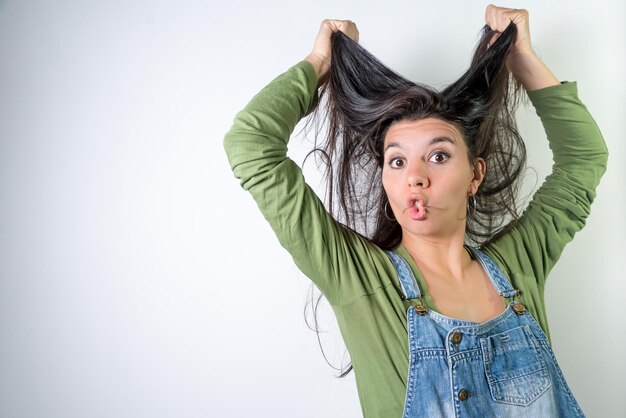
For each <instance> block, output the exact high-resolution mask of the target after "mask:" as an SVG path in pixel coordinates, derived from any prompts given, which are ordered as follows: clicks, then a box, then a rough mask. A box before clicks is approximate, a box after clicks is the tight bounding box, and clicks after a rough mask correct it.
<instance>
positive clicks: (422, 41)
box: [0, 0, 626, 418]
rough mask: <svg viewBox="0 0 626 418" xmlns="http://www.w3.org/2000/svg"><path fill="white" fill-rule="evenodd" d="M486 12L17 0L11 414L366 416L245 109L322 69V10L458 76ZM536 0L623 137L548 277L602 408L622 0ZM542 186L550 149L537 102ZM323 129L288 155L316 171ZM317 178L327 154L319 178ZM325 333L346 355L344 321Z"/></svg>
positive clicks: (10, 97) (7, 127)
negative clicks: (250, 185)
mask: <svg viewBox="0 0 626 418" xmlns="http://www.w3.org/2000/svg"><path fill="white" fill-rule="evenodd" d="M486 4H487V3H483V2H477V1H441V2H432V1H421V0H420V1H410V2H409V1H399V0H390V1H386V2H367V1H355V0H351V1H337V0H320V1H316V2H311V1H309V2H298V1H293V0H274V1H248V2H244V1H238V0H234V1H229V2H211V1H193V0H181V1H177V2H166V1H161V0H152V1H147V0H133V1H120V0H113V1H104V2H103V1H94V0H83V1H79V0H74V1H71V0H59V1H55V2H50V1H30V2H28V1H11V0H0V416H2V417H7V418H9V417H10V418H18V417H207V416H210V417H242V416H262V417H293V416H297V417H327V416H343V417H358V416H360V408H359V403H358V397H357V393H356V388H355V384H354V378H353V377H352V376H350V377H348V378H346V379H336V378H335V377H334V376H336V374H337V372H336V371H335V370H333V369H331V368H330V367H329V366H328V365H326V363H325V361H324V359H323V357H322V355H321V353H320V351H319V348H318V344H317V339H316V336H315V334H314V333H312V332H311V331H310V330H308V329H307V327H306V325H305V323H304V319H303V309H304V305H305V303H306V300H307V292H308V290H309V284H308V281H307V279H306V278H305V277H303V275H302V274H301V273H299V272H298V271H297V269H296V268H295V267H294V266H293V263H292V261H291V259H290V257H289V255H288V254H287V253H286V252H285V251H284V250H283V249H282V248H281V247H280V245H279V244H278V241H277V240H276V238H275V237H274V236H273V234H272V232H271V230H270V228H269V226H268V225H267V224H266V222H265V220H264V219H263V217H262V215H261V214H260V213H259V211H258V210H257V208H256V205H255V203H254V202H253V201H252V199H251V197H250V196H249V195H247V194H246V193H244V192H243V191H242V190H241V188H240V187H239V186H238V183H237V181H236V180H235V179H234V177H233V176H232V173H231V171H230V168H229V167H228V164H227V160H226V156H225V154H224V151H223V147H222V139H223V136H224V134H225V133H226V131H227V130H228V129H229V127H230V125H231V123H232V119H233V117H234V115H235V113H236V112H237V111H238V110H240V109H241V108H243V106H244V105H245V104H246V103H247V101H248V100H249V99H250V98H251V97H252V95H253V94H255V93H256V92H257V91H258V90H259V89H260V88H262V87H263V86H264V85H265V84H267V82H269V81H270V80H271V79H272V78H273V77H275V76H276V75H278V74H279V73H281V72H282V71H284V70H286V69H287V68H289V67H290V66H291V65H293V64H295V63H296V62H298V61H299V60H300V59H302V58H304V57H305V56H306V55H307V54H308V52H309V51H310V48H311V46H312V44H313V39H314V37H315V35H316V33H317V29H318V27H319V22H320V21H321V20H322V19H323V18H327V17H335V18H349V19H352V20H354V21H355V22H356V23H357V24H358V26H359V28H360V32H361V43H362V44H363V45H364V46H365V47H366V48H368V49H369V50H370V51H371V52H373V53H374V54H375V55H376V56H378V57H379V58H380V59H381V60H382V61H383V62H385V63H387V64H388V65H389V66H391V67H392V68H394V69H396V70H397V71H399V72H400V73H402V74H404V75H406V76H407V77H409V78H411V79H413V80H415V81H420V82H424V83H427V84H431V85H434V86H436V87H442V86H443V85H445V84H446V83H449V82H451V81H453V80H455V79H456V78H457V77H458V76H459V75H460V74H461V72H462V71H463V70H464V69H465V68H466V67H467V65H468V62H469V57H470V55H471V50H472V47H473V46H474V44H475V42H476V40H477V39H478V38H477V37H478V32H479V30H480V28H481V27H482V25H483V24H484V20H483V15H484V8H485V6H486ZM501 4H503V5H510V6H515V7H526V8H528V9H529V11H530V16H531V32H532V37H533V43H534V46H535V48H536V50H537V51H538V52H539V54H540V55H541V56H542V57H543V58H544V60H545V61H546V62H547V63H548V65H549V66H550V67H551V68H552V69H553V71H554V72H555V74H556V75H557V76H558V77H559V78H560V79H562V80H577V81H578V83H579V91H580V96H581V98H582V99H583V101H584V102H585V103H586V105H587V106H588V108H589V109H590V111H591V112H592V114H593V115H594V116H595V118H596V120H597V122H598V124H599V126H600V127H601V129H602V132H603V133H604V136H605V139H606V142H607V144H608V147H609V150H610V159H609V169H608V172H607V174H606V176H605V177H604V179H603V182H602V184H601V185H600V187H599V189H598V197H597V200H596V203H595V205H594V207H593V210H592V214H591V216H590V218H589V220H588V226H587V228H586V229H585V230H583V231H582V232H581V233H579V234H578V235H577V237H576V239H575V240H574V242H573V243H572V244H571V245H569V247H567V249H566V250H565V252H564V254H563V257H562V259H561V262H560V263H559V264H558V265H557V267H556V268H555V270H554V271H553V273H552V275H551V277H550V280H549V285H548V287H547V290H546V303H547V309H548V312H549V315H550V326H551V332H552V337H553V345H554V350H555V352H556V354H557V357H558V359H559V361H560V364H561V367H562V369H563V371H564V373H565V376H566V378H567V380H568V382H569V384H570V386H571V388H572V390H573V392H574V393H575V394H576V396H577V398H578V400H579V402H580V404H581V405H582V407H583V409H584V410H585V411H586V412H587V414H588V415H589V416H590V417H609V416H610V417H613V416H618V415H619V414H620V413H623V405H622V394H623V393H624V390H626V366H625V364H624V362H625V360H624V358H625V357H626V356H625V354H626V340H625V336H624V335H625V333H624V319H625V318H626V315H625V314H626V312H625V308H624V307H625V306H626V304H625V303H624V295H625V294H626V285H625V280H624V277H625V276H624V268H623V267H622V265H623V261H624V258H625V256H626V251H625V249H626V242H625V238H624V236H625V233H626V226H625V222H624V215H623V209H624V205H625V204H626V199H625V194H624V190H625V186H624V180H626V175H625V171H624V162H625V160H626V154H625V151H624V142H625V141H624V134H625V132H626V129H625V122H624V121H625V117H624V116H625V115H626V112H625V106H624V93H625V89H624V74H626V66H625V65H624V62H625V59H624V53H625V51H624V46H623V45H624V44H623V41H624V39H626V33H625V31H624V18H625V17H626V13H625V6H624V3H623V2H621V1H618V0H598V1H593V2H589V1H564V0H560V1H549V2H548V1H545V2H528V3H527V4H523V3H514V2H509V1H506V2H502V3H501ZM519 118H520V128H521V130H522V133H523V135H524V137H525V138H526V140H527V144H528V147H529V160H530V161H529V163H530V166H532V167H534V168H535V171H534V172H529V173H530V174H529V176H528V183H527V184H529V186H528V187H534V186H537V185H538V184H540V183H541V181H542V179H543V177H544V176H545V175H546V174H547V173H548V172H549V170H550V165H551V160H550V153H549V150H548V147H547V144H546V141H545V135H544V134H543V132H542V129H541V126H540V125H539V122H538V120H537V118H536V117H535V116H534V113H533V112H532V109H522V110H520V113H519ZM308 149H310V142H309V141H307V140H303V139H301V138H296V139H294V140H293V141H292V142H291V144H290V152H291V153H292V156H293V158H294V159H295V160H296V161H298V162H301V161H302V159H303V157H304V155H305V154H306V151H307V150H308ZM305 172H306V174H307V177H308V178H310V179H311V180H310V181H311V182H312V184H313V185H314V186H315V187H317V188H318V190H320V191H321V190H322V189H321V185H320V183H319V179H320V176H319V174H318V173H317V172H316V169H315V164H313V163H307V165H306V170H305ZM325 326H326V327H327V328H328V329H329V332H328V333H327V334H325V335H324V337H323V338H324V344H325V346H326V350H327V352H328V355H329V357H330V358H331V359H332V360H333V361H335V362H338V361H339V360H340V359H341V355H342V353H343V349H342V346H341V342H340V340H339V338H338V337H337V333H336V329H335V328H334V327H333V322H332V317H327V321H326V324H325Z"/></svg>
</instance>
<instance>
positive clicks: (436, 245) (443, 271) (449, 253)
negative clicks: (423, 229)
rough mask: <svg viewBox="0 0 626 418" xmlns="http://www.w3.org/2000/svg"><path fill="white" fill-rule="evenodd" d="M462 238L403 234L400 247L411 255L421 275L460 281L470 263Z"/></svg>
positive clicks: (461, 236) (470, 259)
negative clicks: (433, 275)
mask: <svg viewBox="0 0 626 418" xmlns="http://www.w3.org/2000/svg"><path fill="white" fill-rule="evenodd" d="M464 238H465V237H464V236H463V235H460V236H459V235H458V234H457V235H456V236H454V237H450V238H448V239H431V238H428V237H420V236H412V235H408V234H404V235H403V237H402V245H404V248H406V250H407V251H408V252H409V254H411V257H413V260H414V261H415V264H416V265H417V266H418V268H419V269H420V271H422V273H428V272H432V273H435V274H437V275H444V276H446V277H450V278H453V279H455V280H457V281H461V280H462V279H463V272H464V270H465V269H466V268H467V267H468V266H469V265H470V263H471V261H472V258H471V256H470V255H469V253H468V251H467V250H466V249H465V247H464Z"/></svg>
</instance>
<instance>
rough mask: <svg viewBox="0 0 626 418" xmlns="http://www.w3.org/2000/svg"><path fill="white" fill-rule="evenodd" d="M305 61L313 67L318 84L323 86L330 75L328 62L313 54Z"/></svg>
mask: <svg viewBox="0 0 626 418" xmlns="http://www.w3.org/2000/svg"><path fill="white" fill-rule="evenodd" d="M305 61H307V62H309V63H310V64H311V66H312V67H313V70H314V71H315V75H316V76H317V80H318V84H322V82H323V81H324V80H325V79H326V75H327V74H328V70H329V64H328V61H327V60H326V59H325V58H323V57H321V56H319V55H318V54H315V53H313V52H312V53H310V54H309V55H308V56H307V57H306V58H305Z"/></svg>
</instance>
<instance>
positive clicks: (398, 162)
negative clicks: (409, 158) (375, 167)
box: [389, 158, 404, 168]
mask: <svg viewBox="0 0 626 418" xmlns="http://www.w3.org/2000/svg"><path fill="white" fill-rule="evenodd" d="M389 165H390V166H391V168H400V167H403V166H404V160H403V159H402V158H394V159H393V160H391V161H389Z"/></svg>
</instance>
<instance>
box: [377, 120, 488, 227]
mask: <svg viewBox="0 0 626 418" xmlns="http://www.w3.org/2000/svg"><path fill="white" fill-rule="evenodd" d="M383 155H384V162H383V173H382V180H383V187H384V189H385V192H386V193H387V197H388V199H389V205H390V206H391V209H392V211H393V213H394V215H395V218H396V220H397V221H398V223H399V224H400V226H401V227H402V232H403V235H407V234H413V235H420V236H424V237H429V238H437V237H446V236H451V235H452V234H454V233H459V231H460V233H462V234H463V235H464V234H465V223H466V219H465V218H466V208H467V198H468V196H469V195H470V194H472V195H473V194H475V193H476V191H477V190H478V186H479V185H480V183H481V182H482V180H483V177H484V173H485V162H484V161H483V160H482V159H477V160H475V162H474V164H472V163H470V161H469V158H468V149H467V145H466V144H465V141H464V140H463V136H462V135H461V133H460V132H459V130H458V129H457V128H456V127H455V126H454V125H452V124H450V123H448V122H444V121H442V120H440V119H435V118H427V119H421V120H415V121H410V120H405V121H400V122H397V123H395V124H394V125H392V126H391V127H390V128H389V130H388V131H387V135H386V136H385V142H384V154H383Z"/></svg>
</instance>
